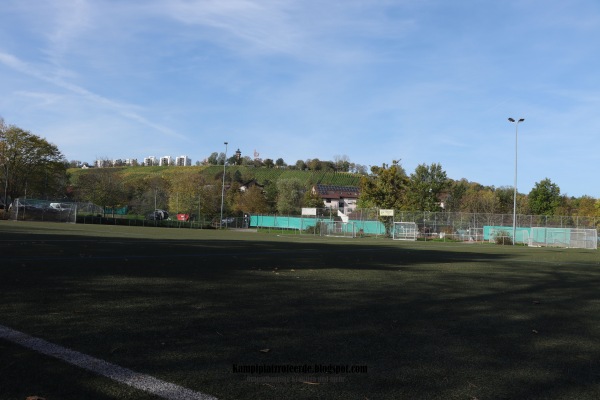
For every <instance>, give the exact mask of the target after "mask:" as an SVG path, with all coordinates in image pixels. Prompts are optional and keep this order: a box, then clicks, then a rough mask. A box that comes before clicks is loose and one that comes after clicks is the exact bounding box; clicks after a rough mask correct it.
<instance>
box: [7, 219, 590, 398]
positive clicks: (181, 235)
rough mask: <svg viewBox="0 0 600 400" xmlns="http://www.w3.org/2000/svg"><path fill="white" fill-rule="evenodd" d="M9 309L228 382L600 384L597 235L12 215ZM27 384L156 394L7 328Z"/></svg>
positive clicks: (119, 355)
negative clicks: (271, 227)
mask: <svg viewBox="0 0 600 400" xmlns="http://www.w3.org/2000/svg"><path fill="white" fill-rule="evenodd" d="M0 325H1V326H5V327H10V328H11V329H15V330H18V331H20V332H24V333H27V334H28V335H32V336H35V337H38V338H41V339H44V340H46V341H48V342H51V343H54V344H57V345H60V346H64V347H66V348H69V349H72V350H76V351H78V352H81V353H84V354H87V355H90V356H93V357H96V358H99V359H102V360H106V361H108V362H110V363H113V364H116V365H119V366H121V367H125V368H129V369H131V370H134V371H136V372H140V373H144V374H147V375H150V376H153V377H156V378H158V379H161V380H164V381H167V382H171V383H174V384H176V385H180V386H183V387H186V388H188V389H191V390H194V391H198V392H202V393H205V394H209V395H211V396H214V397H217V398H219V399H409V398H410V399H480V400H483V399H536V398H537V399H597V398H600V339H599V338H600V255H599V253H598V252H597V251H592V250H577V249H552V248H527V247H521V246H497V245H492V244H458V243H432V242H427V243H424V242H399V241H392V240H389V239H372V238H364V239H360V238H357V239H332V238H319V237H315V236H311V235H293V236H286V235H279V236H278V235H274V234H271V235H268V234H262V233H251V232H233V231H208V230H204V231H201V230H190V229H169V228H128V227H117V226H99V225H71V224H56V223H46V224H43V223H26V222H10V221H0ZM245 366H248V367H250V366H274V367H275V368H283V367H286V366H294V367H297V368H299V369H297V370H296V371H289V370H287V371H282V370H281V369H280V370H274V371H270V372H268V373H263V374H250V373H247V372H240V369H241V368H245ZM307 366H310V367H312V368H314V367H315V366H319V367H321V366H333V367H334V368H338V371H337V372H338V373H336V371H335V370H330V371H328V372H325V371H320V372H315V371H308V370H306V367H307ZM345 366H351V367H352V366H354V367H359V370H357V371H356V372H354V373H353V372H349V371H340V369H341V368H345ZM302 368H304V370H302ZM31 395H38V396H42V397H45V398H46V399H48V400H55V399H61V400H62V399H84V398H85V399H156V398H159V397H156V396H153V395H150V394H148V393H145V392H143V391H139V390H136V389H133V388H131V387H129V386H126V385H123V384H120V383H116V382H114V381H112V380H110V379H108V378H104V377H101V376H98V375H96V374H94V373H92V372H89V371H85V370H81V369H79V368H77V367H75V366H72V365H69V364H66V363H64V362H63V361H60V360H57V359H54V358H51V357H48V356H45V355H41V354H38V353H36V352H35V351H32V350H29V349H26V348H23V347H21V346H19V345H17V344H14V343H11V342H9V341H6V340H1V339H0V399H25V398H26V397H27V396H31Z"/></svg>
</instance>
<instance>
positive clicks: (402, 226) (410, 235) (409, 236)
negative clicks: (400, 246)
mask: <svg viewBox="0 0 600 400" xmlns="http://www.w3.org/2000/svg"><path fill="white" fill-rule="evenodd" d="M417 233H418V228H417V223H416V222H394V229H393V232H392V237H393V239H394V240H417Z"/></svg>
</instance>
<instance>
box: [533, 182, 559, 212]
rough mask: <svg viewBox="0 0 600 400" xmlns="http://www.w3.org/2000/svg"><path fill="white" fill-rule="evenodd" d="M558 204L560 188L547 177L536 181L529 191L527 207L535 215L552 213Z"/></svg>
mask: <svg viewBox="0 0 600 400" xmlns="http://www.w3.org/2000/svg"><path fill="white" fill-rule="evenodd" d="M560 205H561V196H560V188H559V187H558V185H556V184H555V183H552V181H551V180H550V179H548V178H546V179H543V180H542V181H540V182H537V183H536V184H535V186H534V188H533V189H531V192H529V208H530V209H531V211H532V212H533V214H535V215H554V213H555V211H556V209H557V208H558V207H559V206H560Z"/></svg>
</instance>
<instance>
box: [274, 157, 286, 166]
mask: <svg viewBox="0 0 600 400" xmlns="http://www.w3.org/2000/svg"><path fill="white" fill-rule="evenodd" d="M275 166H276V167H277V168H283V167H285V166H286V164H285V161H283V158H278V159H277V160H275Z"/></svg>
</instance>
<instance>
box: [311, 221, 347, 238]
mask: <svg viewBox="0 0 600 400" xmlns="http://www.w3.org/2000/svg"><path fill="white" fill-rule="evenodd" d="M319 228H320V235H321V236H333V237H350V238H354V237H356V223H354V222H343V221H321V222H320V224H319Z"/></svg>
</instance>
